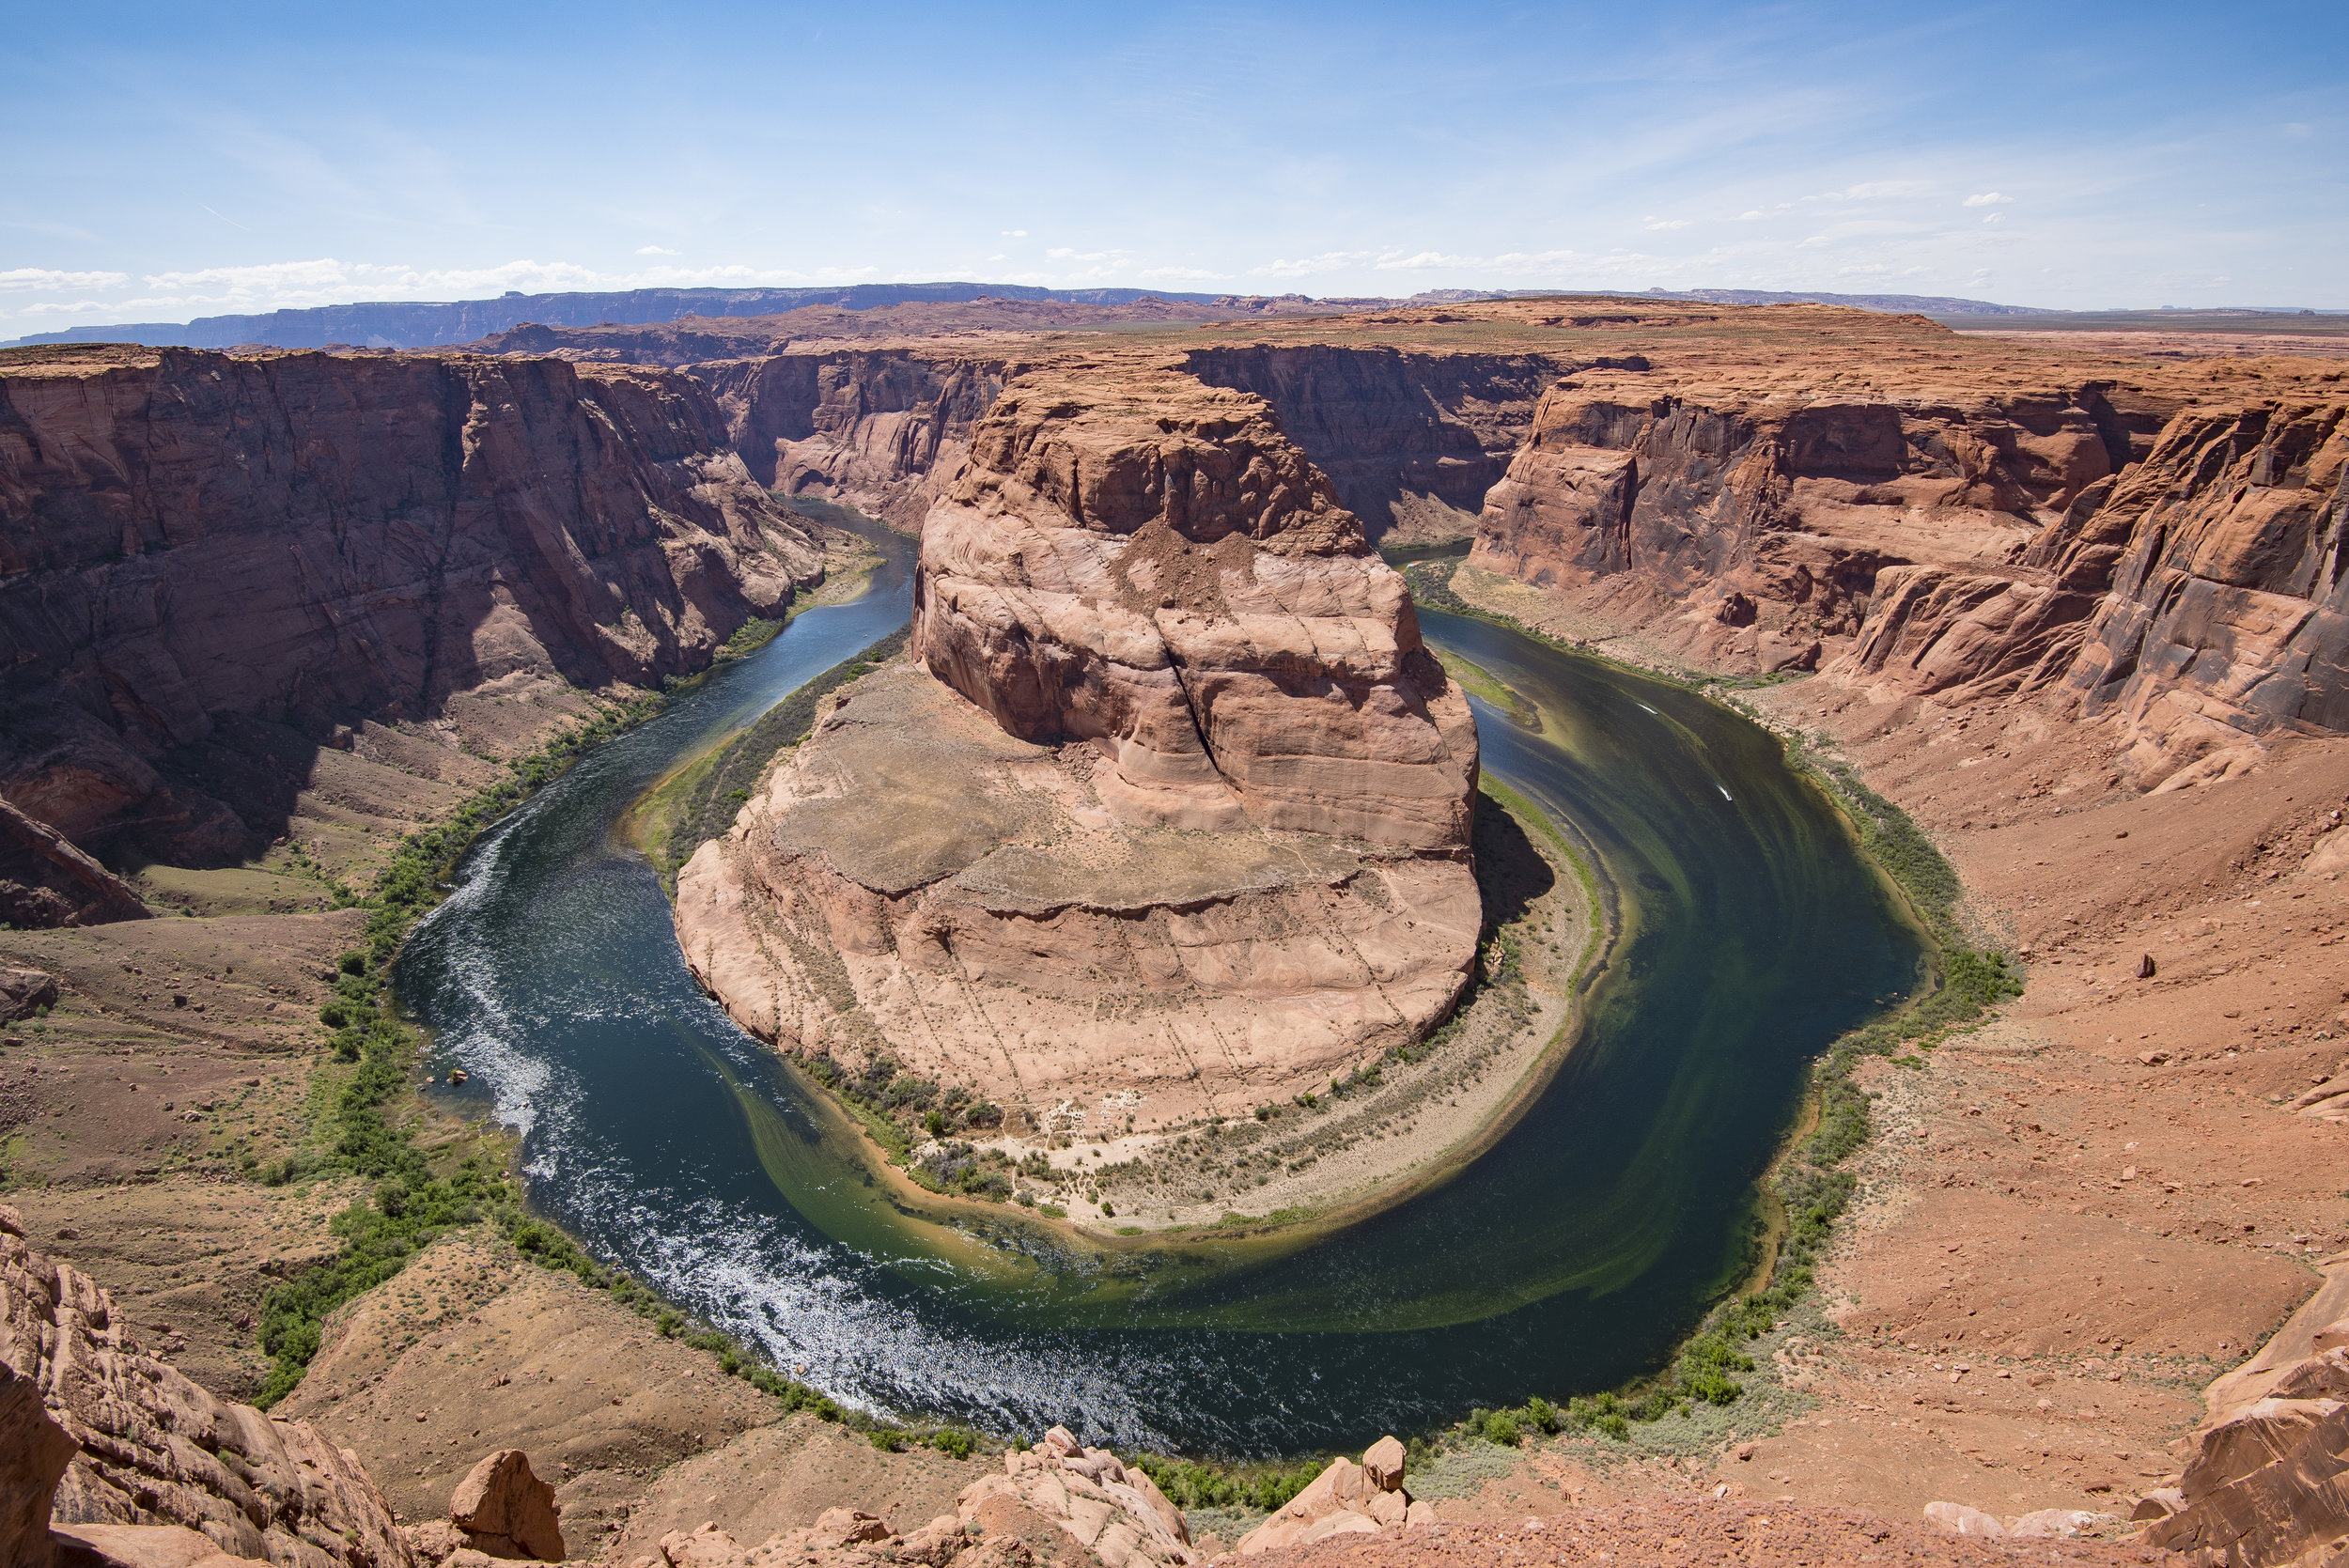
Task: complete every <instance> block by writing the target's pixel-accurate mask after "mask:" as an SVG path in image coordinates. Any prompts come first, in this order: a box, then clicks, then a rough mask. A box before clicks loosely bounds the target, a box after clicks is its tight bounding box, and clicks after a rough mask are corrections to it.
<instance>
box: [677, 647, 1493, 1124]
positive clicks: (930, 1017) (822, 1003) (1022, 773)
mask: <svg viewBox="0 0 2349 1568" xmlns="http://www.w3.org/2000/svg"><path fill="white" fill-rule="evenodd" d="M1110 778H1112V773H1111V769H1110V768H1108V767H1107V766H1106V763H1105V760H1104V759H1103V758H1102V757H1101V756H1100V755H1099V753H1097V752H1096V751H1095V750H1094V749H1093V748H1092V747H1090V746H1059V747H1050V746H1043V745H1038V744H1035V743H1033V742H1029V741H1024V740H1019V739H1017V738H1014V737H1011V736H1007V735H1005V734H1003V731H1002V730H1001V729H999V728H997V727H996V725H995V724H994V723H992V722H990V721H989V720H988V717H987V716H986V715H985V714H984V713H982V712H981V711H979V710H978V709H977V708H975V707H973V706H972V705H970V704H969V703H966V702H964V701H963V700H962V699H961V698H960V697H959V696H957V694H956V693H955V692H953V691H949V690H947V689H946V688H945V687H943V686H942V685H941V684H940V683H939V682H938V681H936V680H935V679H933V678H931V676H930V675H928V674H926V673H925V672H924V671H923V670H922V669H921V668H920V667H919V666H915V665H912V664H898V665H894V666H892V667H890V668H887V669H884V670H882V671H879V672H877V673H876V674H874V675H869V676H867V677H865V678H864V679H863V681H861V682H859V683H857V684H856V685H854V686H851V687H849V688H848V689H847V690H846V691H845V692H844V693H843V699H842V701H841V702H840V705H839V706H837V707H836V708H835V709H834V710H833V711H832V713H830V714H829V715H827V716H826V717H824V718H823V719H821V720H820V721H819V722H818V723H817V728H816V730H815V733H814V734H813V735H811V736H810V737H809V738H808V739H807V740H806V741H805V742H803V743H802V744H801V746H800V747H799V749H798V750H797V752H796V753H793V754H792V755H791V756H790V757H789V758H788V759H787V760H786V761H785V762H784V763H783V764H782V765H781V766H779V767H778V768H776V769H775V771H774V773H773V775H772V776H771V777H770V780H769V782H768V784H767V786H766V788H765V790H764V792H763V793H762V794H761V795H760V796H758V797H757V798H755V799H754V800H752V801H751V802H750V804H749V805H747V806H746V807H744V809H743V812H742V814H741V815H740V817H739V818H738V820H737V822H736V824H735V827H734V829H733V831H731V832H730V833H729V834H728V836H727V837H726V838H724V839H723V840H715V841H712V842H711V843H708V844H706V845H704V846H702V847H701V849H700V850H699V851H697V852H696V853H695V855H694V856H693V858H692V861H691V862H688V864H687V865H686V867H685V869H684V870H683V871H682V872H681V873H680V874H679V876H678V878H677V936H678V940H679V943H680V945H681V946H682V948H683V950H684V953H685V958H686V962H687V963H688V965H689V966H691V968H692V970H693V972H694V974H695V976H696V977H697V978H698V979H700V981H701V982H702V984H703V985H704V986H706V987H707V988H708V990H709V991H710V992H711V993H712V994H713V995H715V996H717V997H718V998H719V999H720V1001H723V1003H724V1005H725V1007H726V1009H727V1011H728V1012H729V1013H731V1014H732V1015H733V1017H735V1019H736V1021H737V1022H739V1023H740V1024H741V1025H742V1026H743V1027H744V1028H746V1029H748V1030H750V1031H751V1032H753V1033H754V1034H757V1035H759V1036H760V1037H761V1038H764V1039H768V1040H771V1041H775V1042H777V1043H779V1044H781V1045H783V1046H784V1047H785V1048H787V1049H790V1050H793V1051H795V1052H798V1053H800V1054H801V1055H802V1056H806V1057H819V1056H831V1057H832V1058H834V1059H836V1060H839V1061H841V1062H843V1063H865V1062H869V1061H871V1060H873V1059H874V1058H876V1057H878V1056H879V1055H881V1054H884V1053H886V1054H889V1055H892V1056H894V1058H895V1059H896V1060H897V1061H898V1062H899V1063H902V1064H903V1065H904V1066H906V1067H907V1068H908V1069H909V1070H910V1071H913V1072H915V1073H917V1074H919V1075H921V1076H923V1077H926V1078H930V1079H936V1080H938V1081H941V1082H944V1083H952V1084H965V1085H969V1086H971V1087H972V1088H974V1089H976V1090H977V1091H978V1092H980V1093H981V1094H984V1095H985V1096H987V1097H988V1098H990V1099H993V1100H995V1101H997V1102H998V1103H1000V1104H1003V1105H1004V1106H1006V1107H1011V1108H1018V1109H1021V1110H1025V1111H1027V1112H1028V1114H1029V1115H1030V1116H1031V1117H1033V1118H1035V1119H1036V1120H1038V1121H1039V1122H1045V1121H1049V1122H1050V1125H1052V1126H1055V1127H1058V1128H1062V1129H1066V1130H1074V1129H1077V1128H1091V1129H1099V1128H1102V1127H1104V1126H1122V1125H1123V1123H1124V1121H1125V1119H1126V1118H1127V1117H1129V1116H1130V1117H1131V1118H1133V1120H1134V1121H1135V1123H1136V1124H1137V1126H1154V1125H1158V1124H1160V1123H1163V1122H1166V1121H1170V1120H1182V1119H1185V1118H1189V1117H1193V1116H1201V1115H1212V1114H1234V1113H1238V1112H1243V1111H1245V1110H1248V1109H1250V1108H1252V1107H1253V1106H1254V1105H1256V1104H1259V1103H1262V1102H1263V1101H1264V1100H1266V1099H1267V1098H1278V1097H1285V1096H1286V1095H1287V1094H1291V1093H1294V1092H1296V1091H1298V1090H1299V1089H1306V1088H1312V1087H1315V1086H1316V1085H1317V1084H1318V1083H1321V1082H1326V1081H1327V1080H1328V1078H1329V1077H1330V1074H1331V1073H1332V1072H1334V1071H1339V1070H1342V1069H1343V1068H1344V1067H1345V1066H1346V1065H1350V1064H1352V1063H1356V1062H1358V1061H1360V1060H1361V1058H1363V1057H1364V1056H1365V1055H1368V1054H1373V1053H1377V1052H1381V1051H1383V1050H1384V1049H1385V1048H1387V1047H1388V1046H1389V1045H1392V1044H1397V1043H1401V1042H1404V1041H1408V1040H1409V1039H1412V1038H1415V1037H1416V1035H1417V1034H1418V1033H1419V1032H1422V1031H1423V1030H1424V1029H1425V1028H1427V1027H1428V1026H1429V1025H1430V1024H1432V1023H1433V1022H1434V1021H1435V1020H1436V1019H1438V1018H1439V1017H1442V1016H1443V1014H1444V1012H1445V1010H1446V1009H1448V1008H1449V1007H1450V1005H1451V1003H1452V1001H1453V999H1454V998H1455V996H1456V995H1457V994H1458V991H1459V988H1460V986H1462V985H1463V984H1464V983H1465V980H1466V976H1467V972H1468V966H1469V964H1470V961H1471V959H1472V958H1473V956H1474V953H1475V946H1476V939H1477V933H1478V930H1479V926H1480V924H1481V920H1482V913H1483V911H1482V907H1481V904H1480V902H1479V899H1478V894H1477V891H1476V884H1475V879H1474V877H1473V876H1472V874H1471V873H1470V868H1469V867H1468V865H1467V864H1466V863H1465V862H1463V861H1462V860H1460V859H1457V858H1455V857H1452V856H1449V855H1445V854H1441V853H1423V852H1415V851H1413V850H1411V849H1409V848H1408V847H1405V846H1394V845H1383V846H1382V845H1374V844H1365V843H1362V842H1360V841H1349V840H1342V839H1336V838H1330V837H1326V836H1319V835H1313V834H1304V833H1289V832H1268V831H1264V830H1260V829H1256V828H1253V827H1251V826H1249V825H1247V824H1245V823H1242V824H1240V825H1239V826H1238V827H1237V828H1233V829H1230V830H1227V831H1221V832H1216V833H1199V832H1193V831H1184V830H1181V829H1177V828H1173V827H1166V826H1149V825H1136V824H1134V823H1133V822H1132V821H1131V820H1129V819H1122V818H1121V816H1120V815H1118V813H1117V812H1115V811H1113V810H1112V808H1111V801H1112V800H1119V801H1123V800H1125V799H1126V797H1125V796H1123V795H1121V794H1117V793H1115V786H1114V785H1113V786H1112V788H1103V787H1102V784H1103V782H1104V780H1105V779H1110ZM1130 815H1132V814H1131V813H1130V812H1128V817H1130Z"/></svg>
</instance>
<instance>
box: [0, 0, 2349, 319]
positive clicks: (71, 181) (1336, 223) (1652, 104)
mask: <svg viewBox="0 0 2349 1568" xmlns="http://www.w3.org/2000/svg"><path fill="white" fill-rule="evenodd" d="M0 69H4V70H5V73H6V74H5V77H0V80H5V81H6V83H7V84H8V144H9V158H8V180H7V182H6V185H5V188H0V337H4V336H13V335H16V334H20V333H23V332H34V331H41V330H47V329H51V328H55V327H60V326H67V325H72V324H76V323H90V322H102V321H116V320H159V321H170V320H181V319H185V318H189V317H191V316H196V315H207V314H217V313H220V312H223V311H246V310H267V309H274V308H277V307H279V306H282V305H304V304H317V303H330V302H334V301H343V300H359V299H402V298H409V299H451V298H465V297H478V296H483V295H490V294H496V293H498V292H501V291H503V290H505V289H507V288H520V289H525V290H534V291H535V290H537V289H541V288H614V287H639V286H645V285H652V284H677V285H706V284H719V285H727V284H759V283H766V284H779V285H795V284H803V283H821V282H835V281H860V280H876V281H886V280H912V279H932V278H971V279H980V280H988V281H1001V282H1022V283H1038V284H1047V285H1055V286H1086V285H1098V284H1122V285H1135V286H1140V287H1161V288H1168V289H1189V290H1206V291H1213V292H1224V291H1231V292H1247V293H1280V292H1288V291H1297V292H1303V293H1309V294H1316V295H1328V294H1410V293H1413V292H1416V291H1418V290H1420V289H1423V288H1434V287H1551V286H1556V287H1573V288H1594V287H1595V288H1632V289H1637V288H1646V287H1651V286H1661V287H1759V288H1818V289H1834V290H1840V291H1844V292H1904V293H1928V294H1962V295H1970V296H1976V297H1981V298H1988V299H1995V300H2000V301H2006V302H2011V303H2023V304H2042V305H2058V306H2078V307H2098V306H2112V305H2156V304H2186V305H2191V304H2217V303H2254V304H2306V305H2315V306H2320V307H2349V167H2345V166H2344V164H2345V163H2349V153H2345V152H2344V149H2345V148H2349V5H2344V4H2342V3H2341V0H2329V3H2326V4H2300V3H2293V4H2259V3H2250V4H2236V5H2232V6H2230V7H2227V8H2215V7H2209V6H2186V5H2173V4H2166V3H2165V4H2133V5H2119V4H2106V3H2102V0H2078V3H2050V0H2036V3H2032V4H1988V5H1965V4H1959V5H1949V6H1938V7H1935V6H1914V5H1910V6H1892V5H1828V4H1784V5H1762V6H1725V5H1713V4H1675V3H1672V0H1655V3H1639V4H1625V3H1622V0H1611V3H1610V4H1606V5H1580V4H1565V5H1551V6H1544V7H1517V6H1485V5H1452V6H1434V5H1381V4H1376V3H1365V4H1357V5H1352V6H1344V7H1341V6H1326V7H1325V6H1302V5H1299V6H1260V7H1253V8H1249V7H1234V6H1221V5H1206V6H1158V7H1143V6H1131V5H1128V6H1113V5H1087V6H1073V5H1072V6H1061V5H1037V6H1026V7H1019V8H1009V7H999V6H987V5H964V6H932V5H926V4H910V5H894V6H871V5H866V6H853V7H850V6H829V7H821V8H817V7H801V6H787V5H786V6H768V7H749V6H732V5H702V6H693V7H684V6H665V7H664V6H658V5H636V6H616V5H603V4H598V3H593V0H587V3H580V4H572V5H565V6H560V7H557V6H503V7H501V6H495V5H479V4H476V5H472V6H450V5H441V4H434V3H424V4H403V5H398V6H349V7H320V6H318V5H316V4H315V3H311V4H303V5H301V6H276V5H242V6H237V5H230V6H220V5H210V6H204V7H193V6H189V7H147V6H139V5H127V6H116V7H109V8H102V9H101V8H70V7H60V6H40V7H27V8H25V10H23V11H22V12H18V13H16V14H15V15H14V16H13V17H12V18H11V20H10V23H9V25H8V28H7V29H6V31H5V33H0Z"/></svg>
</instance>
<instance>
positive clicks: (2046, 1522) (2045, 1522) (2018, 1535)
mask: <svg viewBox="0 0 2349 1568" xmlns="http://www.w3.org/2000/svg"><path fill="white" fill-rule="evenodd" d="M2110 1523H2112V1515H2111V1514H2092V1513H2090V1512H2089V1511H2088V1510H2087V1509H2084V1508H2043V1509H2040V1510H2039V1511H2038V1512H2036V1513H2032V1514H2024V1515H2022V1516H2021V1517H2020V1518H2017V1519H2010V1520H2008V1521H2007V1527H2006V1534H2007V1539H2008V1540H2010V1541H2069V1540H2070V1539H2071V1538H2072V1537H2074V1536H2076V1535H2077V1534H2079V1533H2080V1532H2081V1531H2082V1530H2086V1529H2095V1528H2096V1527H2097V1526H2098V1525H2108V1524H2110Z"/></svg>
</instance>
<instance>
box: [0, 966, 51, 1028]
mask: <svg viewBox="0 0 2349 1568" xmlns="http://www.w3.org/2000/svg"><path fill="white" fill-rule="evenodd" d="M56 1001H57V980H56V977H55V976H54V975H50V974H43V973H42V972H41V971H40V970H17V969H0V1023H14V1022H15V1021H16V1020H17V1019H19V1018H29V1017H32V1016H33V1015H34V1014H35V1013H37V1012H39V1010H40V1009H42V1008H44V1007H53V1006H54V1005H56Z"/></svg>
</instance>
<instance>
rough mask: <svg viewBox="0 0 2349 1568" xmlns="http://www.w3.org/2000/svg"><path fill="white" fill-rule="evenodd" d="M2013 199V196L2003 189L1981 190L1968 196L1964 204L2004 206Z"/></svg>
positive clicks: (2009, 203) (1970, 205)
mask: <svg viewBox="0 0 2349 1568" xmlns="http://www.w3.org/2000/svg"><path fill="white" fill-rule="evenodd" d="M2014 200H2015V198H2014V197H2013V196H2010V195H2008V194H2006V193H2005V192H2004V191H1983V192H1979V193H1977V194H1974V195H1970V196H1968V197H1967V198H1966V205H1967V206H1968V207H2006V206H2009V205H2011V204H2012V203H2013V202H2014Z"/></svg>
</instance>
